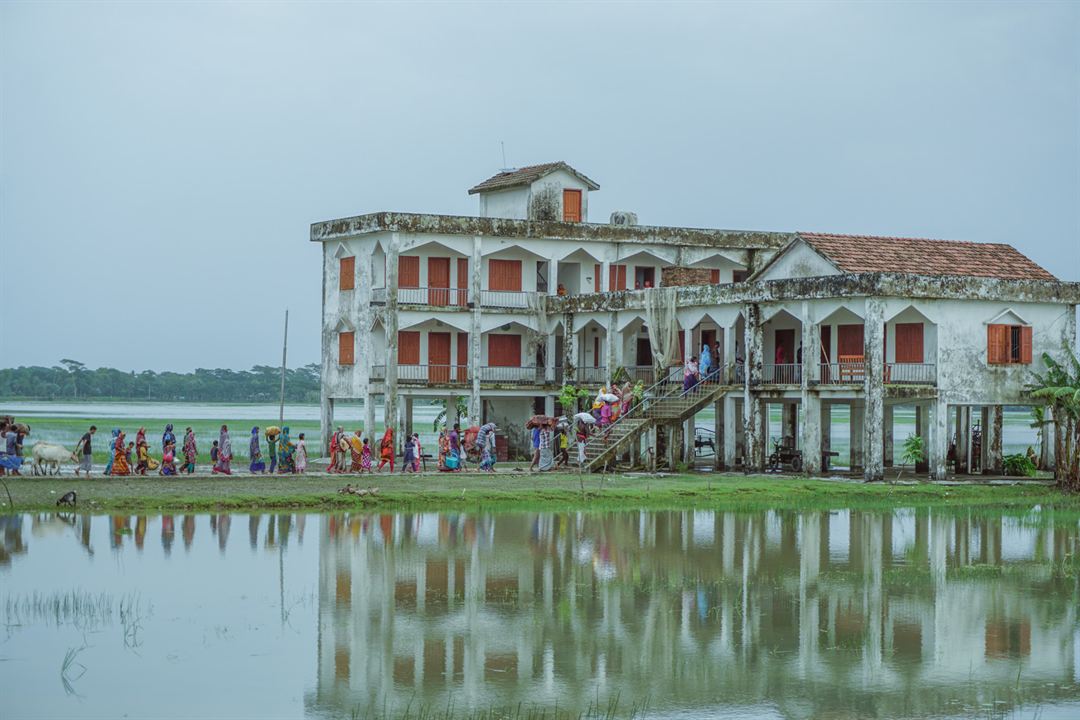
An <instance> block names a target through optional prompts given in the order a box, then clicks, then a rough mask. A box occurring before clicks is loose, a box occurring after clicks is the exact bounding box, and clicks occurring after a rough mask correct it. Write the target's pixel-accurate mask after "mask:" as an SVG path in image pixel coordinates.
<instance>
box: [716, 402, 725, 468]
mask: <svg viewBox="0 0 1080 720" xmlns="http://www.w3.org/2000/svg"><path fill="white" fill-rule="evenodd" d="M724 405H725V401H724V400H717V401H716V402H715V403H713V442H714V443H715V444H716V453H715V457H714V458H713V461H714V462H713V467H715V468H716V469H717V470H723V469H724Z"/></svg>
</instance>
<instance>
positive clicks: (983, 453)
mask: <svg viewBox="0 0 1080 720" xmlns="http://www.w3.org/2000/svg"><path fill="white" fill-rule="evenodd" d="M979 428H980V429H981V430H982V442H981V443H980V444H979V472H980V473H982V474H983V475H988V474H989V472H990V467H991V463H990V442H991V440H992V438H991V433H992V430H991V428H990V406H989V405H983V406H982V407H980V408H979ZM973 452H974V450H973ZM972 461H973V462H974V458H972Z"/></svg>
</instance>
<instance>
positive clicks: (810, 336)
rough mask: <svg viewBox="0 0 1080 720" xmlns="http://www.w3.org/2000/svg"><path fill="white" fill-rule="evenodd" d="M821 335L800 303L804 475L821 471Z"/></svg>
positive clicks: (809, 311) (806, 306)
mask: <svg viewBox="0 0 1080 720" xmlns="http://www.w3.org/2000/svg"><path fill="white" fill-rule="evenodd" d="M820 345H821V338H820V336H819V335H818V329H817V325H816V323H815V317H814V313H813V311H812V308H811V305H810V303H809V302H806V301H805V300H804V301H803V303H802V348H803V352H802V357H803V367H802V376H801V379H802V407H803V426H802V437H801V438H800V445H801V446H802V453H803V470H804V471H805V472H806V474H807V475H820V474H821V450H822V438H821V432H822V422H821V408H822V405H821V397H820V396H819V395H818V393H817V385H818V383H819V382H820V379H821V378H820V373H821V365H820V363H818V358H819V357H820V355H821V350H820Z"/></svg>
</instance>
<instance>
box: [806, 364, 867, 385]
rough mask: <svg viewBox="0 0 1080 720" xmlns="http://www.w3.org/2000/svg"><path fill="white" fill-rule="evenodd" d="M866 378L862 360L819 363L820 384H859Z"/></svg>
mask: <svg viewBox="0 0 1080 720" xmlns="http://www.w3.org/2000/svg"><path fill="white" fill-rule="evenodd" d="M865 378H866V363H865V362H863V361H862V360H846V361H843V362H834V363H821V375H820V380H819V381H818V382H820V383H821V384H822V385H861V384H862V382H863V380H864V379H865Z"/></svg>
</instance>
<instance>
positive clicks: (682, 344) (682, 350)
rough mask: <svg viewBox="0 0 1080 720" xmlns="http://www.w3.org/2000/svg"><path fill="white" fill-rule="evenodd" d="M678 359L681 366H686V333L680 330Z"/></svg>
mask: <svg viewBox="0 0 1080 720" xmlns="http://www.w3.org/2000/svg"><path fill="white" fill-rule="evenodd" d="M679 359H680V361H681V362H682V364H683V365H685V364H686V333H684V332H683V331H682V330H680V331H679Z"/></svg>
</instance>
